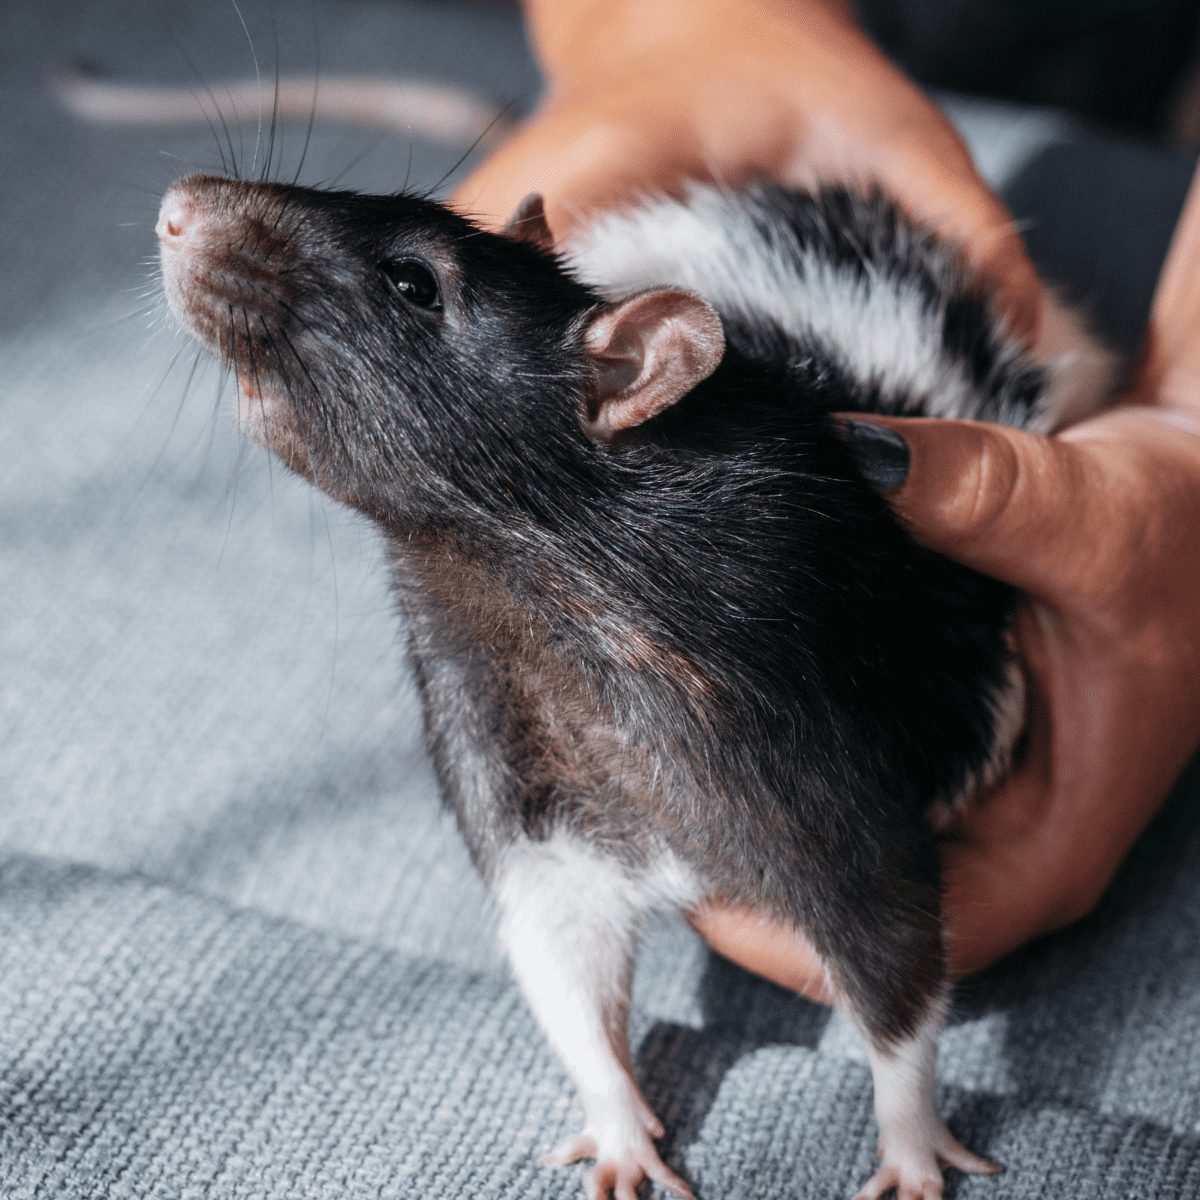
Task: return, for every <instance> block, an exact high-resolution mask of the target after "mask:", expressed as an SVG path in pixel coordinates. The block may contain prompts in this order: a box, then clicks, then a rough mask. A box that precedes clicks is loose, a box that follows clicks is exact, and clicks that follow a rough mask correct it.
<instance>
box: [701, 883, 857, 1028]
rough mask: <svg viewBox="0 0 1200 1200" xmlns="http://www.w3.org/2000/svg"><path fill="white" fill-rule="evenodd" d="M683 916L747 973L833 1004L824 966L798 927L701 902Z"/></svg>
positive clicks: (808, 997) (832, 996)
mask: <svg viewBox="0 0 1200 1200" xmlns="http://www.w3.org/2000/svg"><path fill="white" fill-rule="evenodd" d="M688 920H689V921H690V922H691V924H692V927H693V928H694V929H695V930H696V932H697V933H699V934H700V936H701V937H702V938H704V940H705V941H706V942H708V944H709V945H710V946H711V947H712V948H713V949H714V950H716V951H717V953H718V954H721V955H723V956H724V957H725V958H727V959H729V960H730V961H731V962H735V963H737V964H738V966H740V967H744V968H745V969H746V970H747V971H753V972H754V973H755V974H756V975H761V976H763V978H764V979H769V980H771V982H772V983H777V984H779V986H780V987H785V988H789V989H790V990H791V991H793V992H798V993H799V994H800V995H802V996H804V997H806V998H807V999H809V1000H813V1001H815V1002H816V1003H817V1004H827V1005H830V1006H833V1005H834V1004H835V1003H836V1002H837V994H836V992H835V991H834V990H833V987H832V985H831V983H830V981H829V978H828V976H827V974H826V971H825V967H824V964H823V963H822V962H821V960H820V958H819V957H818V956H817V953H816V951H815V950H814V949H813V948H812V946H811V945H810V944H809V942H808V939H807V938H806V937H805V936H804V934H803V933H801V932H800V931H799V930H797V929H792V928H788V927H787V926H785V925H781V924H778V923H777V922H774V921H772V920H771V919H770V918H769V917H767V916H766V915H764V914H762V913H758V912H755V911H754V910H753V909H749V908H742V907H735V906H733V905H723V904H720V903H712V904H707V905H705V906H704V908H702V909H698V910H697V911H696V912H693V913H691V914H689V916H688Z"/></svg>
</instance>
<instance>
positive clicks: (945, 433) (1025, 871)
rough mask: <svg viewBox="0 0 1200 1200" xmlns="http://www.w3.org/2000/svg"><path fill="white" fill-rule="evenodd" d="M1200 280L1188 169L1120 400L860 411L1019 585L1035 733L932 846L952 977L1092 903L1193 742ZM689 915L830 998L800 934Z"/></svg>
mask: <svg viewBox="0 0 1200 1200" xmlns="http://www.w3.org/2000/svg"><path fill="white" fill-rule="evenodd" d="M1198 279H1200V184H1197V183H1194V184H1193V188H1192V192H1191V195H1190V196H1189V199H1188V203H1187V205H1186V207H1185V209H1184V213H1183V216H1182V217H1181V219H1180V222H1179V225H1178V228H1177V230H1176V234H1175V239H1174V241H1173V243H1172V247H1171V251H1170V253H1169V255H1168V258H1167V262H1166V265H1165V266H1164V269H1163V273H1162V276H1161V278H1160V282H1159V287H1158V291H1157V293H1156V298H1155V303H1154V308H1153V312H1152V317H1151V324H1150V332H1149V335H1148V338H1147V349H1146V354H1145V357H1144V360H1143V363H1142V366H1141V369H1140V371H1139V374H1138V378H1137V381H1136V384H1135V387H1134V391H1133V394H1132V396H1131V397H1130V401H1131V402H1129V403H1126V404H1123V405H1121V406H1120V407H1118V408H1115V409H1112V410H1110V411H1108V412H1106V413H1103V414H1101V415H1100V416H1097V417H1094V418H1092V419H1090V420H1088V421H1084V422H1081V423H1080V424H1079V425H1077V426H1074V427H1073V428H1071V429H1068V430H1066V431H1065V432H1064V433H1062V434H1060V435H1058V436H1056V437H1053V438H1049V439H1042V438H1037V437H1033V436H1031V435H1029V434H1024V433H1020V432H1017V431H1015V430H1010V429H1003V428H1000V427H999V426H994V425H981V424H975V423H971V422H946V421H931V420H894V419H884V418H876V417H871V418H870V419H871V420H872V421H875V422H876V423H878V424H882V425H886V426H887V427H888V428H890V429H892V430H894V431H896V432H898V433H900V434H902V436H903V438H904V440H905V442H906V443H907V445H908V449H909V453H910V456H911V465H910V469H909V473H908V475H907V477H906V479H905V481H904V483H903V484H901V485H900V486H898V487H896V488H894V489H893V490H892V491H890V492H889V493H887V496H888V499H889V501H890V502H891V504H892V506H893V507H894V508H895V510H896V512H897V514H898V515H899V517H900V519H901V520H902V521H903V522H904V523H905V525H906V526H907V527H908V528H909V529H910V530H911V532H912V533H913V535H914V536H915V537H916V538H917V540H918V541H920V542H921V543H922V544H924V545H927V546H930V547H931V548H933V549H935V550H939V551H941V552H942V553H944V554H947V555H949V556H950V557H952V558H955V559H958V560H959V561H961V562H965V563H967V564H968V565H970V566H973V567H975V568H977V569H978V570H980V571H984V572H986V573H988V574H990V575H994V576H997V577H998V578H1001V579H1004V580H1006V581H1007V582H1009V583H1012V584H1014V585H1016V586H1017V587H1019V588H1022V589H1023V590H1024V592H1025V593H1026V599H1025V601H1024V603H1023V605H1022V607H1021V609H1020V611H1019V613H1018V616H1017V619H1016V624H1015V630H1016V635H1017V642H1018V649H1019V654H1020V656H1021V658H1022V660H1023V662H1024V665H1025V668H1026V672H1027V678H1028V681H1029V684H1030V690H1031V697H1032V703H1031V713H1032V718H1031V723H1030V727H1029V743H1028V749H1027V751H1026V753H1025V755H1024V757H1023V760H1022V762H1021V763H1020V764H1019V765H1018V766H1017V767H1016V769H1014V771H1013V772H1012V774H1011V775H1010V776H1009V777H1008V778H1007V779H1006V780H1004V781H1003V782H1002V783H1001V784H1000V785H999V786H998V787H997V788H995V789H994V790H993V792H992V793H991V794H990V795H988V796H985V797H983V798H982V802H981V803H980V804H979V805H978V806H976V807H974V808H973V809H972V810H971V811H969V812H968V813H967V814H966V815H965V816H964V817H963V820H962V822H961V826H960V827H959V828H958V829H957V830H956V836H955V837H954V839H953V840H949V841H946V842H945V843H944V844H943V847H942V849H943V879H944V883H945V903H944V912H945V919H946V927H947V935H948V938H947V941H948V946H947V948H948V952H949V959H950V969H951V974H952V975H954V976H961V975H964V974H968V973H969V972H971V971H974V970H977V969H979V968H980V967H983V966H986V965H987V964H989V963H991V962H994V961H996V960H997V959H998V958H1000V957H1002V956H1003V955H1004V954H1006V953H1007V952H1008V951H1010V950H1012V949H1015V948H1016V947H1017V946H1019V945H1021V944H1022V943H1024V942H1026V941H1028V940H1029V939H1030V938H1033V937H1036V936H1038V935H1039V934H1043V933H1047V932H1049V931H1051V930H1054V929H1058V928H1061V927H1062V926H1064V925H1068V924H1070V923H1071V922H1072V921H1074V920H1076V919H1078V918H1079V917H1081V916H1083V915H1084V914H1085V913H1087V912H1088V911H1090V909H1091V908H1092V907H1093V906H1094V905H1095V903H1096V902H1097V900H1098V899H1099V898H1100V896H1101V894H1102V893H1103V891H1104V889H1105V888H1106V887H1107V885H1108V883H1109V882H1110V881H1111V879H1112V877H1113V875H1114V874H1115V872H1116V869H1117V867H1118V866H1119V864H1120V862H1121V860H1122V859H1123V858H1124V857H1125V854H1126V853H1127V851H1128V850H1129V848H1130V847H1131V846H1132V844H1133V842H1134V841H1135V840H1136V838H1137V837H1138V835H1139V834H1140V833H1141V832H1142V830H1143V829H1144V828H1145V826H1146V825H1147V824H1148V822H1149V821H1150V819H1151V817H1153V815H1154V814H1155V812H1156V811H1157V810H1158V808H1159V806H1160V805H1161V803H1162V801H1163V800H1164V799H1165V797H1166V795H1167V793H1168V791H1169V790H1170V787H1171V785H1172V783H1173V782H1174V780H1175V779H1176V777H1177V776H1178V774H1179V772H1180V771H1181V770H1182V768H1183V766H1184V765H1185V764H1186V762H1187V761H1188V759H1189V758H1190V757H1191V755H1192V754H1193V753H1194V752H1195V750H1196V747H1197V744H1198V743H1200V286H1198V285H1197V283H1196V281H1197V280H1198ZM856 419H863V418H862V417H860V416H858V415H857V414H856ZM694 924H695V925H696V927H697V928H698V929H699V930H700V932H701V933H702V934H703V935H704V936H705V937H706V938H707V939H708V940H709V941H710V943H711V944H713V945H714V946H715V947H716V948H717V949H718V950H720V951H721V952H722V953H723V954H725V955H726V956H727V957H729V958H732V959H734V960H735V961H737V962H740V963H741V964H742V965H743V966H746V967H749V968H750V969H751V970H754V971H757V972H758V973H759V974H762V975H766V976H767V977H768V978H771V979H774V980H775V981H776V982H778V983H781V984H783V985H785V986H788V987H791V988H794V989H795V990H797V991H801V992H803V993H804V994H806V995H808V996H809V997H810V998H812V999H815V1000H821V1001H823V1002H825V1003H828V1002H830V1000H831V999H832V997H831V996H830V995H829V994H828V992H827V990H826V985H825V982H824V977H823V972H822V971H821V968H820V964H819V962H818V960H817V958H816V956H815V954H814V952H813V951H812V950H811V948H810V947H809V946H808V944H807V942H806V941H805V939H804V938H803V936H802V935H800V934H797V933H795V932H793V931H789V930H785V929H783V928H781V927H778V926H774V925H772V924H770V923H768V922H766V921H764V920H763V919H762V918H760V917H759V916H758V915H757V914H754V913H752V912H749V911H746V910H732V909H727V908H717V907H714V908H711V909H708V910H706V911H705V912H702V913H698V914H697V915H696V918H695V921H694Z"/></svg>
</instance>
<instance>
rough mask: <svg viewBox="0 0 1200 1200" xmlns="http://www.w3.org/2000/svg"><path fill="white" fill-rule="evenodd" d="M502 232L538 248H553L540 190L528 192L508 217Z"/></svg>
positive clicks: (552, 237) (552, 238) (551, 235)
mask: <svg viewBox="0 0 1200 1200" xmlns="http://www.w3.org/2000/svg"><path fill="white" fill-rule="evenodd" d="M504 233H505V235H506V236H507V237H510V238H516V239H517V241H519V242H528V243H529V244H530V245H531V246H536V247H537V248H538V249H539V250H553V249H554V235H553V234H552V233H551V232H550V226H549V225H548V224H547V223H546V205H545V204H544V203H543V201H542V194H541V192H530V193H529V195H528V196H526V197H525V199H524V200H522V201H521V203H520V204H518V205H517V209H516V212H514V213H513V215H512V216H511V217H509V218H508V224H507V225H505V227H504Z"/></svg>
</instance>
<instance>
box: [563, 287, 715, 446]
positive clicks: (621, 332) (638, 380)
mask: <svg viewBox="0 0 1200 1200" xmlns="http://www.w3.org/2000/svg"><path fill="white" fill-rule="evenodd" d="M587 345H588V348H589V351H590V352H591V356H592V360H593V362H594V364H595V366H596V372H597V373H596V380H595V384H594V387H593V392H592V395H591V397H590V403H589V404H588V415H587V419H586V420H585V421H584V429H585V431H586V432H587V433H588V434H589V436H591V437H593V438H595V439H596V440H598V441H606V440H608V439H609V438H611V437H612V436H613V435H614V434H615V433H619V432H620V431H621V430H624V429H632V428H633V427H634V426H637V425H641V424H642V423H643V422H645V421H648V420H650V419H651V418H652V417H656V416H658V414H659V413H661V412H663V411H664V410H666V409H667V408H669V407H670V406H671V405H672V404H674V403H675V402H676V401H678V400H680V399H682V398H683V397H684V396H686V395H687V393H688V392H690V391H691V390H692V388H694V387H695V386H696V385H697V384H698V383H700V382H701V380H703V379H707V378H708V376H709V375H711V374H712V373H713V371H715V370H716V369H717V366H718V364H719V363H720V361H721V359H722V357H723V356H724V353H725V331H724V329H723V328H722V327H721V318H720V317H718V316H717V314H716V312H715V311H714V310H713V309H712V308H710V307H709V306H708V305H707V304H706V303H705V302H704V301H703V300H701V299H700V298H699V297H698V296H693V295H692V294H691V293H690V292H681V291H675V290H671V289H662V290H656V291H652V292H643V293H641V294H640V295H638V296H633V297H631V298H630V299H629V300H626V301H624V302H623V303H621V304H619V305H617V306H616V308H611V309H609V310H608V311H606V312H604V313H601V315H600V316H599V317H597V318H596V319H595V320H594V321H593V322H592V324H591V326H590V327H589V329H588V332H587Z"/></svg>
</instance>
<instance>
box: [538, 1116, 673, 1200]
mask: <svg viewBox="0 0 1200 1200" xmlns="http://www.w3.org/2000/svg"><path fill="white" fill-rule="evenodd" d="M646 1117H648V1118H649V1120H650V1121H651V1122H653V1124H652V1125H651V1124H649V1123H647V1124H646V1127H645V1128H644V1129H643V1128H640V1127H639V1128H637V1129H623V1128H621V1127H620V1126H618V1125H617V1124H615V1123H614V1124H612V1125H610V1126H609V1127H608V1128H601V1127H600V1126H599V1125H598V1124H593V1123H592V1122H589V1123H588V1127H587V1128H586V1129H585V1130H584V1131H583V1133H578V1134H576V1135H575V1136H574V1137H569V1138H567V1140H566V1141H565V1142H563V1143H562V1144H561V1145H560V1146H559V1147H558V1148H557V1149H556V1150H555V1151H554V1153H553V1154H548V1155H546V1157H545V1158H543V1159H542V1162H544V1163H547V1164H549V1165H551V1166H556V1167H562V1166H566V1165H567V1163H573V1162H578V1160H579V1159H581V1158H594V1159H595V1160H596V1165H595V1166H593V1167H589V1168H588V1170H587V1171H586V1173H585V1174H584V1176H583V1189H584V1193H585V1195H586V1196H587V1200H607V1198H608V1197H609V1196H612V1198H613V1200H637V1187H638V1184H640V1183H641V1182H642V1180H643V1179H645V1178H646V1177H647V1176H649V1177H650V1178H651V1179H653V1180H654V1182H655V1183H660V1184H662V1186H663V1187H665V1188H666V1189H667V1191H669V1192H670V1193H671V1194H672V1195H674V1196H678V1197H679V1200H693V1197H692V1193H691V1189H690V1188H689V1187H688V1185H687V1184H686V1183H684V1182H683V1180H682V1179H680V1178H679V1176H678V1175H676V1174H675V1172H674V1171H672V1170H670V1169H669V1168H668V1167H667V1166H666V1164H665V1163H664V1162H663V1161H662V1159H661V1158H659V1157H658V1151H657V1150H655V1149H654V1145H653V1143H652V1142H651V1141H650V1138H651V1137H652V1136H653V1137H660V1136H661V1135H662V1125H660V1124H659V1122H658V1121H657V1120H656V1119H655V1117H654V1116H653V1114H651V1113H650V1112H649V1110H647V1112H646ZM643 1119H644V1118H643ZM622 1124H623V1123H622Z"/></svg>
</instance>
